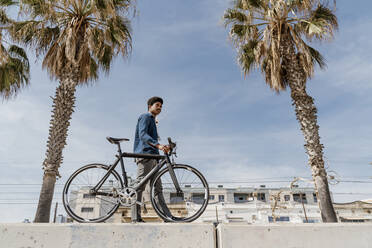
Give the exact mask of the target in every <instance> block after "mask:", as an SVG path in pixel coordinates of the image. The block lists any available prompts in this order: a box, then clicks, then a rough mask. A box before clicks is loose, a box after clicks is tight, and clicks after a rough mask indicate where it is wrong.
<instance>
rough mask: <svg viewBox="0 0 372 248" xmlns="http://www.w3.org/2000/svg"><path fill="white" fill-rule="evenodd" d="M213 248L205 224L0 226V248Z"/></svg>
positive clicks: (212, 238) (211, 230) (212, 235)
mask: <svg viewBox="0 0 372 248" xmlns="http://www.w3.org/2000/svg"><path fill="white" fill-rule="evenodd" d="M21 247H22V248H26V247H27V248H62V247H63V248H67V247H68V248H117V247H128V248H132V247H136V248H145V247H146V248H148V247H157V248H160V247H161V248H164V247H177V248H178V247H180V248H183V247H185V248H186V247H187V248H194V247H203V248H204V247H205V248H213V247H215V230H214V227H213V225H209V224H168V223H166V224H159V223H157V224H151V223H145V224H0V248H21Z"/></svg>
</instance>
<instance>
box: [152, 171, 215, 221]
mask: <svg viewBox="0 0 372 248" xmlns="http://www.w3.org/2000/svg"><path fill="white" fill-rule="evenodd" d="M173 171H174V173H175V176H176V178H177V181H178V184H179V186H180V188H181V190H182V193H180V192H177V191H176V187H175V186H174V183H173V181H172V178H171V175H170V172H169V169H168V168H165V169H164V170H162V171H160V172H159V173H158V174H157V175H156V176H155V178H154V180H153V181H152V183H151V203H152V206H153V207H154V210H155V211H156V213H157V214H158V215H159V216H160V217H161V218H162V219H163V220H164V221H167V222H191V221H194V220H196V219H197V218H198V217H199V216H200V215H201V214H202V213H203V212H204V210H205V208H206V207H207V205H208V200H209V188H208V183H207V181H206V180H205V178H204V176H203V175H202V174H201V173H200V172H199V171H198V170H196V169H195V168H193V167H191V166H189V165H182V164H176V165H173Z"/></svg>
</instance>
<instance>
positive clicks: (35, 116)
mask: <svg viewBox="0 0 372 248" xmlns="http://www.w3.org/2000/svg"><path fill="white" fill-rule="evenodd" d="M228 6H229V1H225V0H199V1H196V0H189V1H180V0H173V1H156V2H154V1H148V0H145V1H138V6H137V8H138V11H139V15H138V16H137V17H136V18H135V19H134V20H133V23H132V24H133V25H132V26H133V52H132V55H131V56H130V58H129V59H128V60H123V59H121V58H118V59H116V60H115V62H114V63H113V66H112V70H111V72H110V74H109V75H108V76H105V75H104V74H102V75H101V77H100V79H99V80H98V81H97V82H96V83H95V84H94V86H90V87H85V86H84V87H81V88H79V89H78V91H77V102H76V109H75V113H74V114H73V116H72V122H71V127H70V130H69V136H68V140H67V147H66V149H65V151H64V163H63V165H62V167H61V170H60V172H61V175H62V178H61V179H60V180H58V181H57V186H56V197H55V201H58V202H60V194H59V193H60V192H61V190H62V185H63V183H64V181H65V180H66V179H67V178H68V176H69V174H71V173H72V172H73V171H74V170H76V169H77V168H79V167H80V166H82V165H84V164H86V163H90V162H102V163H110V162H111V161H112V160H113V155H114V153H115V151H116V150H115V147H114V146H113V145H111V144H109V143H108V142H107V141H106V140H105V137H106V136H113V137H126V138H130V139H131V142H130V143H125V144H124V145H123V148H124V150H129V151H131V150H132V147H133V144H132V141H133V136H134V128H135V125H136V120H137V117H138V116H139V114H141V113H143V112H144V111H146V101H147V99H148V98H149V97H151V96H153V95H158V96H162V97H163V98H164V108H163V112H162V113H161V115H160V116H159V120H160V123H159V133H160V136H161V137H162V140H163V141H165V140H166V137H168V136H170V137H172V138H173V139H174V140H176V141H177V144H178V147H179V148H178V153H179V156H178V160H177V161H178V162H180V163H181V162H182V163H188V164H191V165H193V166H195V167H197V168H198V169H200V170H201V171H202V172H203V174H205V175H206V176H207V179H208V180H209V181H210V182H222V183H225V185H228V184H227V183H228V182H242V183H240V184H230V185H236V186H238V185H241V186H244V185H253V186H258V185H260V184H266V185H267V186H285V185H288V184H289V182H282V183H273V182H269V181H272V180H284V181H286V180H288V181H289V180H291V178H292V177H295V176H302V177H310V176H311V172H310V169H309V168H308V166H307V155H306V154H305V151H304V148H303V144H304V141H303V136H302V133H301V132H300V129H299V124H298V122H297V120H296V119H295V114H294V110H293V107H292V105H291V100H290V96H289V92H288V91H287V92H282V93H280V94H279V95H278V94H276V93H275V92H273V91H271V90H270V89H269V88H268V87H267V86H266V84H265V82H264V79H263V77H262V76H261V74H260V73H258V72H254V73H252V74H251V75H250V76H249V77H247V78H246V79H244V77H243V76H242V73H241V71H240V69H239V67H238V66H237V64H236V58H235V55H236V54H235V49H234V48H233V47H232V45H231V43H230V42H229V40H228V36H227V31H226V30H225V29H224V27H223V25H222V21H221V17H222V15H223V12H224V10H225V9H226V8H227V7H228ZM371 7H372V3H371V2H370V1H367V0H363V1H358V5H357V4H355V2H352V1H346V0H339V1H338V2H337V12H336V14H337V16H338V18H339V23H340V30H339V32H338V33H337V34H336V37H335V40H334V41H332V42H326V43H322V44H320V43H315V46H316V47H317V48H318V49H319V50H320V51H321V52H322V53H323V55H324V56H325V58H326V59H327V64H328V68H327V70H325V71H320V70H317V71H316V75H315V77H314V78H313V79H312V80H311V81H309V82H308V92H309V94H310V95H311V96H313V97H314V98H315V104H316V106H317V108H318V124H319V125H320V136H321V142H322V143H323V144H324V146H325V149H324V153H325V159H326V164H327V167H328V170H333V171H336V172H337V173H338V174H339V175H340V178H341V179H342V180H343V181H355V180H358V181H363V182H368V181H370V182H372V179H371V177H372V165H369V162H372V153H371V148H372V132H371V124H370V123H372V115H371V113H372V98H371V97H370V96H371V93H372V81H371V77H370V75H371V72H372V53H371V50H372V33H371V32H370V25H371V23H372V16H371V15H370V9H371ZM31 62H32V80H31V85H30V87H28V88H26V89H24V90H23V91H22V92H21V93H20V94H19V95H18V96H17V98H15V99H14V100H11V101H7V102H2V103H1V105H0V140H1V141H2V142H1V146H0V222H20V221H22V220H23V219H24V218H30V219H33V216H34V212H35V209H36V203H37V199H38V192H39V190H40V182H41V178H42V170H41V164H42V161H43V159H44V154H45V150H46V140H47V136H48V126H49V120H50V111H51V103H52V100H51V98H50V97H51V96H53V95H54V91H55V88H56V86H57V83H56V82H54V81H51V80H50V79H49V77H48V75H47V73H46V72H45V71H42V70H41V66H40V61H36V60H35V58H34V57H32V58H31ZM126 165H127V169H128V170H129V174H131V175H132V176H133V175H135V169H136V166H135V164H134V163H133V162H132V161H130V160H128V161H126ZM243 182H244V183H243ZM10 184H17V185H10ZM25 184H26V185H25ZM303 185H304V186H311V184H309V183H303ZM370 185H371V184H370V183H349V182H340V183H339V184H337V185H334V186H331V190H332V191H333V192H334V193H335V194H334V198H335V201H339V202H345V201H352V200H358V199H367V198H368V199H370V198H372V190H370V189H368V188H369V186H370ZM6 192H8V193H6ZM16 192H17V193H16ZM26 192H27V193H26ZM338 193H358V194H338ZM20 199H24V200H20ZM9 202H11V203H18V204H12V205H9V204H4V203H9ZM19 203H33V204H19ZM59 211H60V212H62V211H63V210H62V207H61V206H60V207H59Z"/></svg>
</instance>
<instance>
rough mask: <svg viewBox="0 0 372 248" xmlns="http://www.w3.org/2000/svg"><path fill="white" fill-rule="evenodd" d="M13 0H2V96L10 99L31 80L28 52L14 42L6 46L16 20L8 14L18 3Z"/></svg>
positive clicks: (0, 30)
mask: <svg viewBox="0 0 372 248" xmlns="http://www.w3.org/2000/svg"><path fill="white" fill-rule="evenodd" d="M16 4H17V3H16V2H14V1H11V0H2V1H0V97H1V98H3V99H9V98H10V97H12V96H15V95H16V94H17V93H18V91H19V90H20V89H21V88H23V87H24V86H26V85H27V84H28V83H29V82H30V64H29V62H28V58H27V55H26V52H25V51H24V50H23V49H22V48H21V47H18V46H16V45H14V44H10V45H8V46H7V47H5V45H4V43H9V42H7V40H6V39H5V38H6V37H8V30H9V29H10V28H11V27H12V25H13V23H15V21H14V20H12V19H11V18H9V17H8V16H7V14H6V8H7V7H9V6H13V5H16Z"/></svg>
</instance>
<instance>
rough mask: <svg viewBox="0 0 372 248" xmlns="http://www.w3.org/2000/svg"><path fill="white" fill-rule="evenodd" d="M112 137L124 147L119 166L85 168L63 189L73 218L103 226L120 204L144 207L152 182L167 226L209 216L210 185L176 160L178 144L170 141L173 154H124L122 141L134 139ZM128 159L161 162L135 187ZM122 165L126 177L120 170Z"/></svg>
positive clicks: (156, 207)
mask: <svg viewBox="0 0 372 248" xmlns="http://www.w3.org/2000/svg"><path fill="white" fill-rule="evenodd" d="M106 139H107V140H108V141H109V142H110V143H112V144H116V145H117V146H118V154H117V155H116V160H115V161H114V163H113V164H112V165H110V166H107V165H104V164H96V163H94V164H88V165H85V166H83V167H81V168H80V169H78V170H76V171H75V172H74V173H73V174H72V175H71V176H70V177H69V179H68V180H67V182H66V184H65V186H64V188H63V194H62V200H63V205H64V207H65V209H66V212H67V213H68V214H69V215H70V216H71V218H72V219H74V220H76V221H78V222H85V223H97V222H103V221H105V220H107V219H108V218H110V217H111V216H112V215H113V214H114V213H115V211H116V210H117V209H118V208H119V206H120V205H122V206H124V207H131V206H133V205H134V204H138V205H141V206H142V205H143V203H142V202H140V201H137V191H138V189H139V188H141V187H142V186H144V185H145V184H146V183H147V182H148V181H149V180H150V182H151V183H150V186H151V190H150V192H151V193H150V199H151V204H152V206H153V208H154V210H155V212H156V213H157V215H158V216H159V217H160V218H162V219H163V220H164V221H165V222H192V221H194V220H196V219H197V218H198V217H199V216H200V215H201V214H202V213H203V212H204V210H205V208H206V207H207V205H208V200H209V187H208V183H207V181H206V180H205V178H204V176H203V175H202V174H201V173H200V172H199V171H198V170H196V169H195V168H193V167H191V166H189V165H184V164H176V163H175V162H174V157H177V156H176V144H175V143H173V142H172V140H171V139H170V138H168V143H169V147H170V151H169V152H168V153H164V155H156V154H137V153H126V152H122V151H121V147H120V142H123V141H129V139H125V138H120V139H119V138H112V137H107V138H106ZM150 145H151V144H150ZM152 146H153V145H152ZM123 158H143V159H157V160H158V163H157V164H156V166H155V167H154V168H153V169H152V170H151V171H150V172H149V173H148V174H147V175H146V176H145V177H144V178H143V179H142V180H140V181H139V182H137V181H134V182H132V183H129V182H128V177H127V173H126V171H125V166H124V160H123ZM119 162H120V166H121V170H122V177H121V176H120V175H119V173H118V172H117V171H116V170H115V168H116V166H117V165H118V164H119ZM164 166H165V168H163V167H164ZM159 196H162V197H163V199H164V201H163V202H159V200H156V199H159ZM162 204H163V205H162ZM164 204H165V207H166V208H167V209H164ZM161 205H162V206H161ZM168 210H169V211H168Z"/></svg>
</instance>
